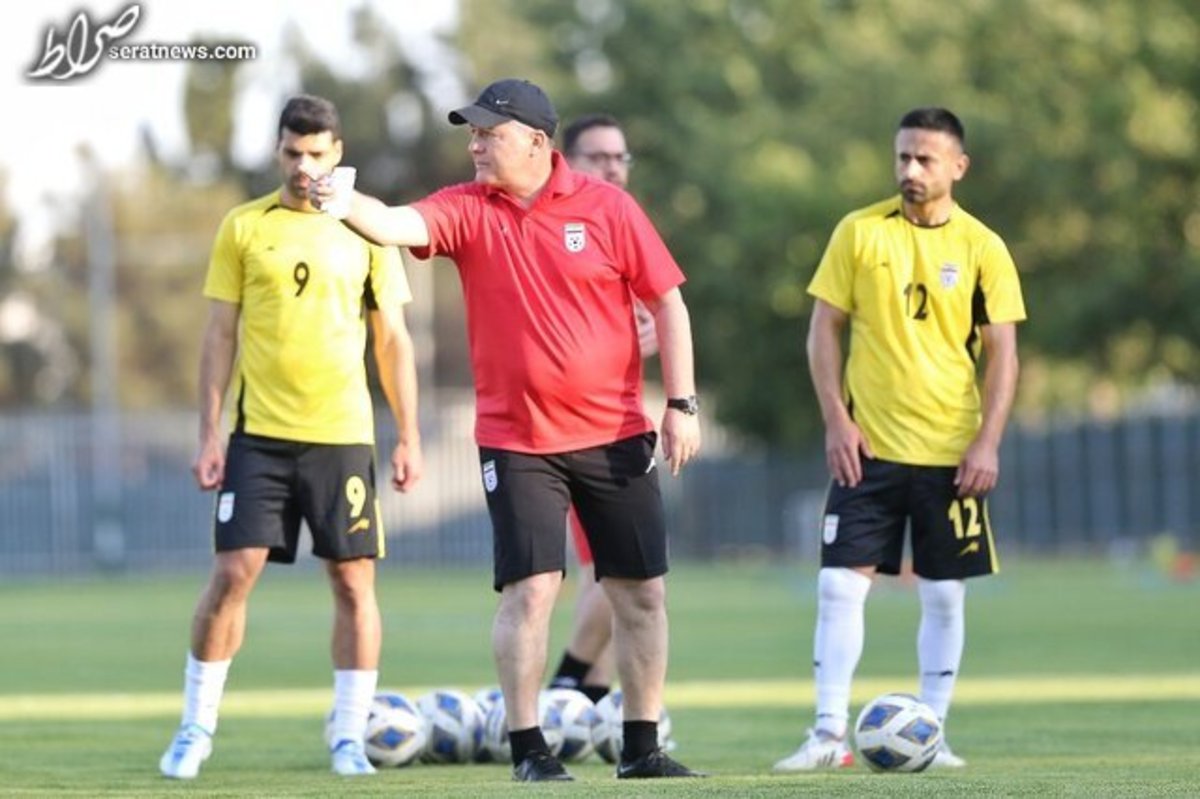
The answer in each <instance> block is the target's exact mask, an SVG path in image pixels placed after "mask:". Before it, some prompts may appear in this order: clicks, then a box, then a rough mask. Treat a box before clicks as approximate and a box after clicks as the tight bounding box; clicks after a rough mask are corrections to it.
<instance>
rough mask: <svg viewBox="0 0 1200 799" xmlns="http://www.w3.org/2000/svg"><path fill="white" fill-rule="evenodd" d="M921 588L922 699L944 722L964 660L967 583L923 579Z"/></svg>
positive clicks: (919, 585)
mask: <svg viewBox="0 0 1200 799" xmlns="http://www.w3.org/2000/svg"><path fill="white" fill-rule="evenodd" d="M917 591H918V593H920V595H921V626H920V629H919V630H918V632H917V662H918V664H919V666H920V669H921V701H922V702H924V703H925V704H927V705H929V707H931V708H932V709H933V712H934V713H937V715H938V718H940V719H941V720H942V721H943V722H944V721H945V720H946V714H947V713H948V712H949V711H950V699H951V697H952V696H953V695H954V683H955V681H956V680H957V679H958V667H959V665H960V663H961V662H962V653H963V641H964V638H965V635H964V624H963V607H964V605H965V604H966V595H967V584H966V582H965V581H963V580H925V579H920V580H918V581H917Z"/></svg>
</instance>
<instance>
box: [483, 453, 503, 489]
mask: <svg viewBox="0 0 1200 799" xmlns="http://www.w3.org/2000/svg"><path fill="white" fill-rule="evenodd" d="M499 484H500V479H499V478H498V477H496V462H495V461H484V464H483V488H484V490H486V491H487V492H488V493H489V494H490V493H492V492H493V491H495V490H496V486H498V485H499Z"/></svg>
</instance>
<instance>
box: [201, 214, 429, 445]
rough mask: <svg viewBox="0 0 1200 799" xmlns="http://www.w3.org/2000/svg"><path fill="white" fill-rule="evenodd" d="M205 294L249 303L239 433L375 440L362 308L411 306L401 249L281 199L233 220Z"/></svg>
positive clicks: (237, 404) (225, 228)
mask: <svg viewBox="0 0 1200 799" xmlns="http://www.w3.org/2000/svg"><path fill="white" fill-rule="evenodd" d="M204 296H206V297H209V298H211V299H216V300H223V301H225V302H231V303H236V304H238V305H240V306H241V321H240V325H239V328H240V329H239V344H238V361H237V364H236V366H235V374H234V381H233V385H232V388H231V397H230V400H231V402H230V404H231V406H232V407H231V416H232V420H231V424H232V425H233V428H234V429H235V430H241V431H244V432H246V433H253V434H256V435H262V436H270V437H272V438H282V439H287V440H290V441H304V442H310V443H314V444H373V443H374V440H375V431H374V421H373V414H372V408H371V395H370V393H369V391H368V390H367V374H366V368H365V364H364V354H365V350H366V342H367V328H366V313H365V311H366V309H368V308H376V307H387V306H395V305H401V304H404V303H406V302H408V301H409V300H411V299H412V295H411V294H410V292H409V287H408V280H407V278H406V277H405V274H404V264H403V262H402V261H401V259H400V252H399V250H398V249H396V248H395V247H390V248H383V247H377V246H374V245H372V244H370V243H369V242H367V241H366V240H364V239H362V238H360V237H359V236H358V235H357V234H355V233H354V232H352V231H351V230H349V229H348V228H346V227H345V226H344V225H343V224H342V223H341V222H339V221H337V220H336V219H334V218H332V217H331V216H329V215H328V214H323V213H316V212H303V211H294V210H291V209H289V208H286V207H284V206H283V205H282V204H281V203H280V201H279V192H275V193H272V194H269V195H267V196H265V197H260V198H258V199H257V200H252V201H251V202H248V203H245V204H244V205H240V206H238V207H237V208H234V209H233V210H232V211H230V212H229V214H228V215H226V217H225V220H224V221H223V222H222V223H221V228H220V230H219V231H218V233H217V238H216V242H215V244H214V245H213V252H212V259H211V260H210V262H209V265H208V277H207V279H206V280H205V282H204Z"/></svg>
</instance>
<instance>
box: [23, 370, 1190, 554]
mask: <svg viewBox="0 0 1200 799" xmlns="http://www.w3.org/2000/svg"><path fill="white" fill-rule="evenodd" d="M424 406H425V408H426V411H424V419H423V425H424V434H423V435H424V441H425V448H426V459H427V473H426V476H425V479H424V480H423V481H422V483H421V484H420V485H419V486H418V488H417V490H416V491H414V492H413V493H412V494H411V495H399V494H396V493H394V492H392V491H390V490H389V489H388V488H387V485H386V474H387V469H388V467H387V465H386V464H387V453H388V452H389V451H390V447H391V438H390V432H389V431H387V430H381V431H380V433H379V453H380V461H381V472H380V476H381V480H380V482H381V486H382V490H381V492H380V494H381V497H382V502H383V509H384V518H385V525H386V527H387V530H388V533H389V539H388V549H389V555H388V558H387V560H386V561H385V564H386V565H387V566H388V567H390V568H406V567H419V566H441V565H469V564H476V563H487V562H488V561H489V559H490V557H491V530H490V527H489V524H488V520H487V512H486V508H485V505H484V500H483V491H482V488H481V486H480V483H479V477H478V474H479V471H478V461H477V457H476V450H475V447H474V445H473V443H472V437H471V436H472V422H473V407H472V399H471V396H470V394H469V393H466V392H462V391H449V390H442V391H437V392H433V395H432V396H430V397H427V398H426V401H425V403H424ZM195 428H196V420H195V417H194V414H191V413H185V412H174V413H166V412H160V413H140V414H136V415H124V416H120V417H108V418H106V417H104V416H96V417H93V416H90V415H86V414H84V415H57V414H46V413H25V414H20V413H18V414H6V415H5V416H4V417H2V418H0V447H2V451H3V452H4V458H3V460H2V461H0V530H3V535H2V536H0V575H3V576H4V577H6V578H8V577H18V576H45V575H69V574H80V573H87V572H94V571H118V572H119V571H134V570H136V571H146V570H158V571H186V570H194V569H200V568H204V567H206V566H207V564H208V563H209V558H210V552H211V544H210V529H211V517H212V509H213V495H212V494H204V493H201V492H199V491H198V490H197V489H196V488H195V485H194V483H193V481H192V477H191V474H190V470H189V469H190V461H191V457H192V454H193V448H194V440H195ZM114 441H115V442H118V443H117V444H116V446H115V449H116V451H102V450H100V449H98V448H97V444H96V443H95V442H103V443H101V444H100V445H99V446H100V447H103V446H104V445H105V444H108V445H109V446H111V442H114ZM710 441H711V442H712V443H713V446H711V447H709V451H710V454H708V455H707V456H706V457H705V458H703V459H701V460H700V461H698V462H697V463H695V464H694V465H693V466H691V467H689V468H688V469H687V470H686V471H685V472H684V475H683V476H682V477H681V478H680V479H678V480H675V479H672V478H670V477H669V475H666V474H665V473H664V475H663V487H664V494H665V498H666V503H667V508H668V518H669V521H670V525H671V536H672V548H673V549H672V551H673V553H674V555H675V556H676V557H683V558H690V559H701V560H707V559H717V558H728V557H737V556H759V557H762V556H767V557H773V558H778V557H786V558H796V559H808V558H813V557H815V556H816V553H817V548H818V542H819V530H820V525H819V522H820V514H821V507H822V502H823V500H824V495H825V490H826V486H827V481H828V476H827V473H826V470H825V467H824V463H823V459H822V457H821V455H820V453H819V452H814V453H812V455H811V456H809V457H800V456H796V455H786V454H783V453H781V452H777V451H772V450H771V449H770V448H764V447H740V446H737V445H736V444H731V443H726V442H724V441H722V437H721V436H720V435H719V433H717V434H714V435H711V436H710ZM1001 468H1002V476H1001V482H1000V486H999V487H998V488H997V490H996V492H995V494H994V496H993V498H992V506H991V518H992V521H993V523H994V524H995V526H996V529H997V531H998V536H999V539H1000V542H1001V552H1002V554H1003V553H1006V552H1007V553H1012V552H1015V551H1029V552H1036V553H1072V554H1078V553H1085V554H1086V553H1090V554H1098V553H1115V554H1122V553H1124V554H1133V553H1136V552H1139V551H1140V550H1141V549H1142V548H1143V547H1144V546H1145V545H1146V543H1147V542H1148V541H1150V540H1151V539H1152V538H1154V537H1155V536H1158V535H1161V534H1164V533H1169V534H1171V535H1172V536H1173V537H1174V538H1175V539H1176V540H1178V541H1181V542H1184V543H1185V544H1187V543H1190V544H1192V545H1193V546H1192V547H1191V548H1193V549H1194V544H1195V542H1196V541H1197V535H1196V530H1197V528H1198V527H1200V498H1193V495H1192V494H1193V492H1192V490H1191V489H1192V486H1193V485H1194V483H1195V477H1194V476H1195V475H1196V474H1197V473H1198V470H1200V415H1198V414H1195V413H1188V414H1178V413H1176V414H1168V415H1143V416H1131V417H1127V418H1124V419H1122V420H1119V421H1114V422H1111V423H1100V422H1094V421H1090V422H1057V423H1048V424H1045V425H1042V426H1037V427H1033V426H1030V425H1024V426H1021V425H1018V426H1014V427H1013V428H1012V429H1011V430H1010V432H1009V435H1008V436H1007V437H1006V440H1005V444H1004V448H1003V450H1002V453H1001ZM302 551H304V552H306V551H307V542H305V543H304V544H302Z"/></svg>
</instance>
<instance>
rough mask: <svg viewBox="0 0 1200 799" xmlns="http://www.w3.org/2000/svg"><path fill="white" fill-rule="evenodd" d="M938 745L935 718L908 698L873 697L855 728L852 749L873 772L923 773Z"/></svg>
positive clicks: (939, 728)
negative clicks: (856, 751)
mask: <svg viewBox="0 0 1200 799" xmlns="http://www.w3.org/2000/svg"><path fill="white" fill-rule="evenodd" d="M941 743H942V724H941V722H940V721H938V717H937V714H936V713H934V712H933V710H932V709H931V708H930V707H929V705H926V704H924V703H922V702H921V701H920V700H919V699H917V698H916V697H915V696H912V695H911V694H884V695H882V696H877V697H875V698H874V699H872V700H871V701H870V702H868V703H867V706H866V707H864V708H863V709H862V712H861V713H859V714H858V721H856V722H855V724H854V745H855V747H856V748H857V749H858V753H859V755H861V756H862V758H863V759H864V760H866V761H867V765H868V766H870V767H871V768H872V769H874V770H875V771H922V770H923V769H925V768H926V767H927V766H928V765H929V764H930V763H932V762H933V758H934V757H935V756H937V751H938V747H939V746H941Z"/></svg>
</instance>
